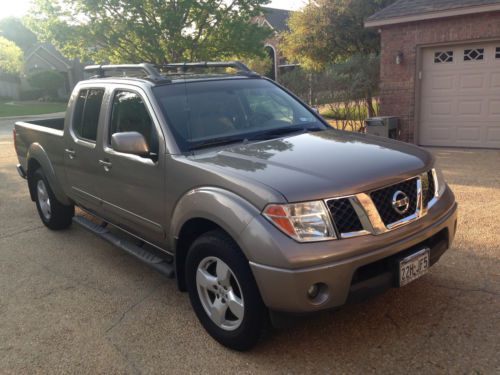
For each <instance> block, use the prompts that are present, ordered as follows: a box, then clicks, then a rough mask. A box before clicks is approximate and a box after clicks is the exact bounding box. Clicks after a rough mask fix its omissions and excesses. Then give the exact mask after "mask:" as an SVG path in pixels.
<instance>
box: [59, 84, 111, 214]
mask: <svg viewBox="0 0 500 375" xmlns="http://www.w3.org/2000/svg"><path fill="white" fill-rule="evenodd" d="M77 95H78V96H77V98H76V100H75V102H74V108H73V115H72V118H68V122H69V125H68V126H67V129H66V131H65V141H64V164H65V171H66V179H67V182H68V184H69V186H70V191H69V195H70V196H71V197H72V198H73V199H74V200H75V201H77V202H78V204H79V205H81V206H82V207H84V208H87V209H90V210H93V211H98V210H99V206H100V198H99V187H98V184H97V181H98V175H99V173H100V169H99V167H98V163H97V160H98V157H99V151H98V150H97V148H96V141H97V133H98V132H97V129H98V124H99V117H100V114H101V106H102V98H103V96H104V89H103V88H82V89H81V90H80V91H79V92H78V94H77ZM69 112H70V113H71V111H69Z"/></svg>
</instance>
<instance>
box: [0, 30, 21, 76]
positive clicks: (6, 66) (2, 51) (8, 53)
mask: <svg viewBox="0 0 500 375" xmlns="http://www.w3.org/2000/svg"><path fill="white" fill-rule="evenodd" d="M22 64H23V52H22V51H21V49H20V48H19V47H18V46H16V44H15V43H14V42H11V41H10V40H7V39H5V38H4V37H1V36H0V71H1V72H4V73H11V74H17V73H19V72H20V71H21V67H22Z"/></svg>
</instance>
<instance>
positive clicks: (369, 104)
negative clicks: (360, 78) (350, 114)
mask: <svg viewBox="0 0 500 375" xmlns="http://www.w3.org/2000/svg"><path fill="white" fill-rule="evenodd" d="M366 108H368V117H373V116H375V115H376V113H375V108H374V107H373V98H372V96H371V95H370V96H369V97H368V98H366Z"/></svg>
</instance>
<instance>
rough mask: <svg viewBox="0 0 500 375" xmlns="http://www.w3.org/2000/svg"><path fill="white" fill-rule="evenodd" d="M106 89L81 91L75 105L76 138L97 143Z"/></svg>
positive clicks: (74, 127)
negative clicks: (100, 114)
mask: <svg viewBox="0 0 500 375" xmlns="http://www.w3.org/2000/svg"><path fill="white" fill-rule="evenodd" d="M103 96H104V89H89V90H81V91H80V92H79V93H78V98H77V100H76V104H75V110H74V115H73V116H74V117H73V131H74V132H75V134H76V136H77V137H79V138H83V139H85V140H88V141H92V142H95V140H96V139H97V126H98V123H99V113H100V112H101V103H102V97H103Z"/></svg>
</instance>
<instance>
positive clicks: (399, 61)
mask: <svg viewBox="0 0 500 375" xmlns="http://www.w3.org/2000/svg"><path fill="white" fill-rule="evenodd" d="M403 56H404V55H403V52H401V51H398V53H396V64H397V65H400V64H402V63H403Z"/></svg>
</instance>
